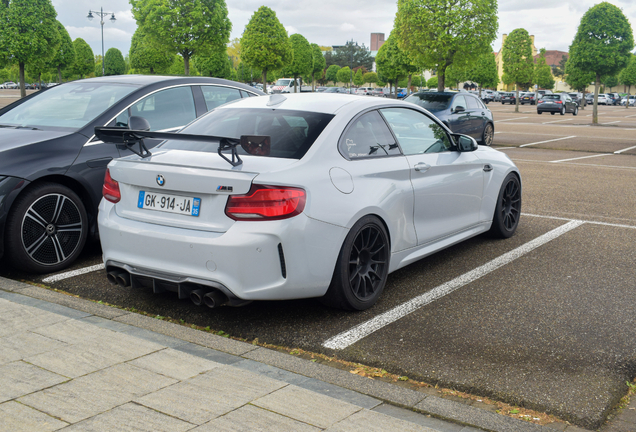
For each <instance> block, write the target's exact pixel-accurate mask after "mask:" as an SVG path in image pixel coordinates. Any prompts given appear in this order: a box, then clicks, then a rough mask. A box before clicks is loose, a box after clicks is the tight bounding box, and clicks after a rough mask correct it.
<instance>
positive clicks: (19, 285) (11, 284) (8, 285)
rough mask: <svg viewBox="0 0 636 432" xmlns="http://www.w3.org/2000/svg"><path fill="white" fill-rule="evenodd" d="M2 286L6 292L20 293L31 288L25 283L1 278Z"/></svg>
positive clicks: (0, 283)
mask: <svg viewBox="0 0 636 432" xmlns="http://www.w3.org/2000/svg"><path fill="white" fill-rule="evenodd" d="M0 286H1V287H2V289H3V290H5V291H19V290H22V289H24V288H27V287H29V286H30V285H27V284H25V283H24V282H18V281H14V280H13V279H7V278H3V277H1V276H0Z"/></svg>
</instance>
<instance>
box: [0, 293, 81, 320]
mask: <svg viewBox="0 0 636 432" xmlns="http://www.w3.org/2000/svg"><path fill="white" fill-rule="evenodd" d="M20 292H22V291H20ZM0 298H4V299H7V300H9V301H12V302H14V303H18V304H21V305H25V306H30V307H35V308H37V309H41V310H45V311H48V312H52V313H55V314H58V315H62V316H65V317H67V318H83V317H86V316H89V315H90V314H89V313H87V312H82V311H78V310H76V309H73V308H69V307H66V306H61V305H58V304H55V303H50V302H48V301H43V300H40V299H37V298H33V297H29V296H25V295H22V294H16V293H8V292H4V291H0Z"/></svg>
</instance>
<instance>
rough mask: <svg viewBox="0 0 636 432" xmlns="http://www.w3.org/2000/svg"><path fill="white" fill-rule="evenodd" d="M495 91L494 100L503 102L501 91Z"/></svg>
mask: <svg viewBox="0 0 636 432" xmlns="http://www.w3.org/2000/svg"><path fill="white" fill-rule="evenodd" d="M493 93H494V97H493V102H501V92H499V91H495V92H493Z"/></svg>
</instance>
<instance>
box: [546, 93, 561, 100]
mask: <svg viewBox="0 0 636 432" xmlns="http://www.w3.org/2000/svg"><path fill="white" fill-rule="evenodd" d="M543 100H561V96H560V95H556V94H547V95H545V96H543Z"/></svg>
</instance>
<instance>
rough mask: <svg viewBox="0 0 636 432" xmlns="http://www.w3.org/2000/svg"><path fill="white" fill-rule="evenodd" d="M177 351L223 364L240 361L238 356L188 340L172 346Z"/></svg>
mask: <svg viewBox="0 0 636 432" xmlns="http://www.w3.org/2000/svg"><path fill="white" fill-rule="evenodd" d="M174 349H175V350H177V351H182V352H184V353H188V354H192V355H193V356H197V357H201V358H204V359H207V360H210V361H213V362H217V363H222V364H224V365H233V364H235V363H238V362H240V361H242V360H243V359H242V358H241V357H239V356H235V355H232V354H227V353H224V352H221V351H217V350H215V349H212V348H207V347H204V346H201V345H197V344H194V343H190V342H183V343H182V344H181V345H178V346H176V347H174Z"/></svg>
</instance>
